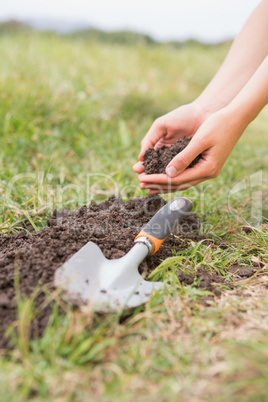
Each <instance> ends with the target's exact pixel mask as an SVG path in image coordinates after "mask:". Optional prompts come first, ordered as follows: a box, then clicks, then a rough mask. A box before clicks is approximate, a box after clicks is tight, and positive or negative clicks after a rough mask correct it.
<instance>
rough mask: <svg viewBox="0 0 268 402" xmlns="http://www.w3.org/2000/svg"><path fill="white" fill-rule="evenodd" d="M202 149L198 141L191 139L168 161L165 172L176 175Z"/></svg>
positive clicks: (171, 175)
mask: <svg viewBox="0 0 268 402" xmlns="http://www.w3.org/2000/svg"><path fill="white" fill-rule="evenodd" d="M202 151H204V150H203V149H202V147H201V146H200V143H199V142H197V141H194V139H192V140H191V141H190V143H189V144H188V145H187V147H185V148H184V150H183V151H181V152H180V153H179V154H178V155H176V156H175V157H174V158H173V159H172V160H171V161H170V162H169V164H168V166H167V167H166V174H167V175H168V176H169V177H175V176H177V175H178V174H180V173H181V172H183V171H184V170H185V169H186V168H187V167H188V166H189V165H190V163H191V162H192V161H193V160H194V159H195V158H196V157H197V156H198V155H199V154H200V153H202Z"/></svg>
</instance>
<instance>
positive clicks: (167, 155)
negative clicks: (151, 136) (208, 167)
mask: <svg viewBox="0 0 268 402" xmlns="http://www.w3.org/2000/svg"><path fill="white" fill-rule="evenodd" d="M190 141H191V138H182V139H180V140H178V141H177V142H176V144H174V145H172V146H171V147H167V146H163V147H162V148H158V149H154V148H149V149H147V151H146V152H145V154H144V161H143V165H144V169H145V170H144V172H145V173H146V174H160V173H165V172H166V167H167V165H168V164H169V162H170V161H171V160H172V159H173V158H174V157H175V156H176V155H177V154H178V153H180V152H181V151H182V150H183V149H184V148H185V147H186V146H187V145H188V144H189V142H190ZM200 159H202V155H201V154H200V155H198V156H197V157H196V158H195V159H194V160H193V161H192V162H191V163H190V165H189V166H188V167H187V169H188V168H191V167H193V166H194V165H196V164H197V162H198V161H199V160H200Z"/></svg>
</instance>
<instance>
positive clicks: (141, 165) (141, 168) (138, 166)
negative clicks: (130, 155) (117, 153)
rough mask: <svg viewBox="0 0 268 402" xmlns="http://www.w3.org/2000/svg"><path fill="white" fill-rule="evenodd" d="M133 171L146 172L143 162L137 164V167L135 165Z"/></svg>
mask: <svg viewBox="0 0 268 402" xmlns="http://www.w3.org/2000/svg"><path fill="white" fill-rule="evenodd" d="M133 170H134V172H136V173H143V172H144V166H143V164H142V163H141V162H137V163H135V165H133Z"/></svg>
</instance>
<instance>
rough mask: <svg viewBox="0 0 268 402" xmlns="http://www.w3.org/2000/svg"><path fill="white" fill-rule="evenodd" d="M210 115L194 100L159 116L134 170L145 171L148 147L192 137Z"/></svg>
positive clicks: (156, 146)
mask: <svg viewBox="0 0 268 402" xmlns="http://www.w3.org/2000/svg"><path fill="white" fill-rule="evenodd" d="M208 116H209V112H208V111H207V110H205V109H204V108H203V107H202V106H201V105H200V104H198V103H197V102H193V103H190V104H188V105H184V106H181V107H179V108H178V109H175V110H173V111H172V112H170V113H167V114H166V115H164V116H162V117H159V118H158V119H157V120H156V121H155V122H154V123H153V125H152V127H151V128H150V130H149V131H148V133H147V134H146V136H145V137H144V138H143V140H142V142H141V151H140V155H139V160H140V162H138V163H136V164H135V165H134V166H133V170H134V171H135V172H136V173H142V172H143V171H144V166H143V164H142V161H143V156H144V154H145V152H146V151H147V149H148V148H155V149H157V148H161V147H162V146H163V145H167V146H171V145H173V144H175V143H176V142H177V140H178V139H180V138H183V137H192V136H193V135H194V134H195V132H196V131H197V130H198V128H199V127H200V126H201V124H202V123H203V122H204V121H205V120H206V119H207V117H208Z"/></svg>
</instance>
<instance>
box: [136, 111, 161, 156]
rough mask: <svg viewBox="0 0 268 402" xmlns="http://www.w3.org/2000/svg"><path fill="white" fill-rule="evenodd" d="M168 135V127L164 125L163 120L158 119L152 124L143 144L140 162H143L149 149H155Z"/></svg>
mask: <svg viewBox="0 0 268 402" xmlns="http://www.w3.org/2000/svg"><path fill="white" fill-rule="evenodd" d="M165 135H166V126H165V124H164V123H163V119H162V118H161V119H157V120H155V122H154V123H153V124H152V126H151V128H150V129H149V131H148V133H147V134H146V135H145V137H144V138H143V140H142V142H141V151H140V154H139V160H140V161H143V155H144V154H145V151H147V149H148V148H153V147H154V146H155V144H156V143H157V142H158V141H159V140H160V138H162V137H163V136H165Z"/></svg>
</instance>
